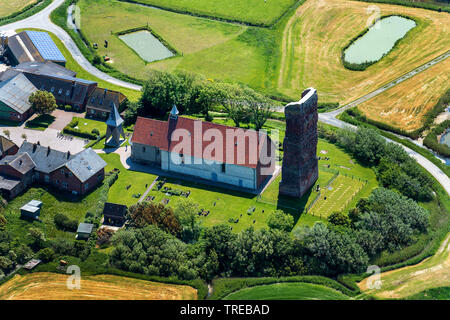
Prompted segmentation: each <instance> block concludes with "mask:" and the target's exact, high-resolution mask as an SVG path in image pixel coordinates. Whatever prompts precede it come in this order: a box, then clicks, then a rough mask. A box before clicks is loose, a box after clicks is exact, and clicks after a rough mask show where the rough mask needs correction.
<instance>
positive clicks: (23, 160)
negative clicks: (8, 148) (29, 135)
mask: <svg viewBox="0 0 450 320" xmlns="http://www.w3.org/2000/svg"><path fill="white" fill-rule="evenodd" d="M35 167H36V165H35V163H34V162H33V160H32V159H31V157H30V156H29V155H28V154H26V153H24V154H20V155H11V156H5V157H4V158H3V159H2V160H0V190H1V192H2V194H3V196H5V197H6V198H9V199H12V198H14V197H16V196H17V195H18V194H20V193H21V192H22V191H24V190H25V189H26V188H28V186H29V185H31V183H32V182H33V172H34V168H35Z"/></svg>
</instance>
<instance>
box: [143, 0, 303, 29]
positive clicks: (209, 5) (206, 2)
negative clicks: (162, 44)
mask: <svg viewBox="0 0 450 320" xmlns="http://www.w3.org/2000/svg"><path fill="white" fill-rule="evenodd" d="M135 1H136V2H140V3H143V4H148V5H154V6H158V7H161V8H167V9H169V10H170V9H171V10H176V11H179V12H189V13H193V14H197V15H206V16H211V17H217V18H221V19H227V20H233V21H243V22H248V23H252V24H258V25H260V24H263V25H269V24H271V23H272V22H273V21H275V20H276V19H277V18H278V17H280V16H281V15H282V14H283V13H284V12H285V11H286V10H287V9H288V8H289V7H290V6H292V5H293V4H294V3H295V2H296V1H297V0H271V1H264V2H263V1H261V0H246V1H241V0H227V1H216V0H135Z"/></svg>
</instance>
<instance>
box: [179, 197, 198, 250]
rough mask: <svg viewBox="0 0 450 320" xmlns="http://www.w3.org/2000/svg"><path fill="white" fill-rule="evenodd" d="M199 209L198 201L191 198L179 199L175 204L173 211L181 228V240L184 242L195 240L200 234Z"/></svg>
mask: <svg viewBox="0 0 450 320" xmlns="http://www.w3.org/2000/svg"><path fill="white" fill-rule="evenodd" d="M199 211H200V210H199V206H198V203H196V202H194V201H193V200H191V199H181V200H180V201H179V202H178V203H177V204H176V206H175V210H174V213H175V216H176V218H177V219H178V221H179V222H180V224H181V226H182V228H183V230H182V232H181V240H183V241H184V242H187V243H189V242H195V241H197V240H198V238H199V236H200V231H201V225H200V221H199V220H198V212H199Z"/></svg>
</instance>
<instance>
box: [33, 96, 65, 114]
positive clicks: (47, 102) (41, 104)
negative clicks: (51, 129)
mask: <svg viewBox="0 0 450 320" xmlns="http://www.w3.org/2000/svg"><path fill="white" fill-rule="evenodd" d="M28 100H29V101H30V103H31V107H32V108H33V110H34V111H35V112H36V113H37V114H50V113H52V112H53V111H54V110H55V109H56V108H57V107H58V105H57V104H56V99H55V96H54V95H53V94H52V93H50V92H48V91H44V90H38V91H35V92H33V93H32V94H31V95H30V97H29V98H28Z"/></svg>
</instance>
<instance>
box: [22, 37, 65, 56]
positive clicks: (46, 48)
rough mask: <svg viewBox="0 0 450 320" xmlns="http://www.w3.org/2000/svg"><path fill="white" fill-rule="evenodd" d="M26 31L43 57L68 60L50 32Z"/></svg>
mask: <svg viewBox="0 0 450 320" xmlns="http://www.w3.org/2000/svg"><path fill="white" fill-rule="evenodd" d="M26 33H27V35H28V37H29V38H30V40H31V42H33V44H34V46H35V47H36V49H37V50H38V51H39V53H40V55H41V56H42V58H44V59H45V60H51V61H66V59H65V58H64V56H63V54H62V53H61V51H59V49H58V47H57V46H56V44H55V43H54V42H53V40H52V38H50V35H49V34H48V33H46V32H40V31H26Z"/></svg>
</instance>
